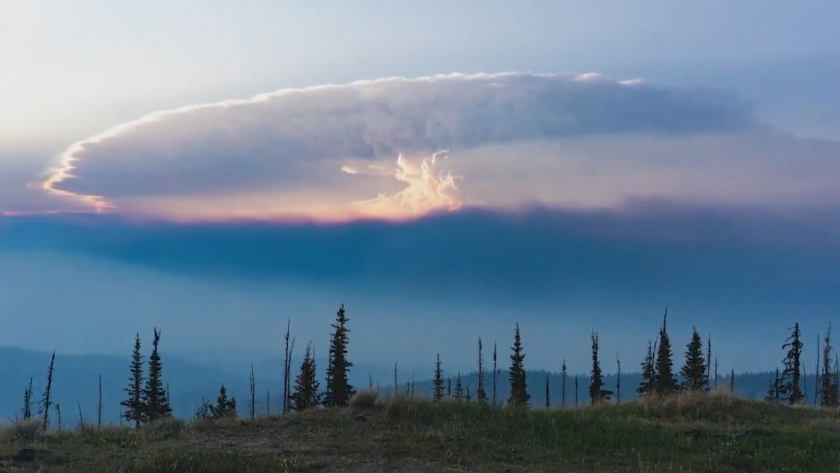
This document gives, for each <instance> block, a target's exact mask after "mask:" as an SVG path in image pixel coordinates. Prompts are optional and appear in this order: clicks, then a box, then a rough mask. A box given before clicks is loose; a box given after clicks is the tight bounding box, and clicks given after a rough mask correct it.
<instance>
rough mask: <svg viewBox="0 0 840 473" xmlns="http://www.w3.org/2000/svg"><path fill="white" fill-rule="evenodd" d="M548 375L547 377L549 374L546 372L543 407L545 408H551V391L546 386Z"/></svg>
mask: <svg viewBox="0 0 840 473" xmlns="http://www.w3.org/2000/svg"><path fill="white" fill-rule="evenodd" d="M548 377H549V374H548V373H546V374H545V408H546V410H547V409H550V408H551V391H550V388H549V387H548Z"/></svg>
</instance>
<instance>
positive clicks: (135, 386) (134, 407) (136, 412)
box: [120, 333, 145, 429]
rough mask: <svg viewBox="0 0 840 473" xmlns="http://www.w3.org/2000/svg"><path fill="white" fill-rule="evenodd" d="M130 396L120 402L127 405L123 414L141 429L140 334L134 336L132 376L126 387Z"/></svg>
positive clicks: (141, 378) (141, 373)
mask: <svg viewBox="0 0 840 473" xmlns="http://www.w3.org/2000/svg"><path fill="white" fill-rule="evenodd" d="M124 391H125V392H126V394H127V395H128V397H127V398H126V399H125V400H124V401H122V402H120V405H121V406H123V407H125V411H124V412H123V416H124V417H125V420H127V421H129V422H134V428H136V429H139V428H140V423H141V422H142V421H143V411H144V410H145V405H144V404H143V354H142V353H140V334H139V333H138V334H137V335H136V336H135V338H134V352H133V353H132V356H131V378H129V379H128V387H127V388H125V389H124Z"/></svg>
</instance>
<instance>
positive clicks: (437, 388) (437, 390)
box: [432, 353, 443, 402]
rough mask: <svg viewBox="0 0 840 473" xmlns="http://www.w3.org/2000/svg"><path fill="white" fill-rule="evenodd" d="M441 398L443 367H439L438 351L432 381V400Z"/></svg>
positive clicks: (436, 400)
mask: <svg viewBox="0 0 840 473" xmlns="http://www.w3.org/2000/svg"><path fill="white" fill-rule="evenodd" d="M441 399H443V369H442V368H441V367H440V353H438V354H437V360H436V361H435V378H434V380H433V381H432V400H433V401H434V402H440V401H441Z"/></svg>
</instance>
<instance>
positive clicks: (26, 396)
mask: <svg viewBox="0 0 840 473" xmlns="http://www.w3.org/2000/svg"><path fill="white" fill-rule="evenodd" d="M22 411H23V420H29V419H31V418H32V378H29V386H26V387H25V389H24V391H23V409H22Z"/></svg>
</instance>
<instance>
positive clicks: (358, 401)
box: [350, 389, 379, 409]
mask: <svg viewBox="0 0 840 473" xmlns="http://www.w3.org/2000/svg"><path fill="white" fill-rule="evenodd" d="M378 399H379V393H378V392H376V391H374V390H372V389H366V390H364V391H359V392H357V393H356V394H355V395H354V396H353V397H352V398H351V399H350V407H355V408H357V409H372V408H374V407H376V402H377V401H378Z"/></svg>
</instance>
